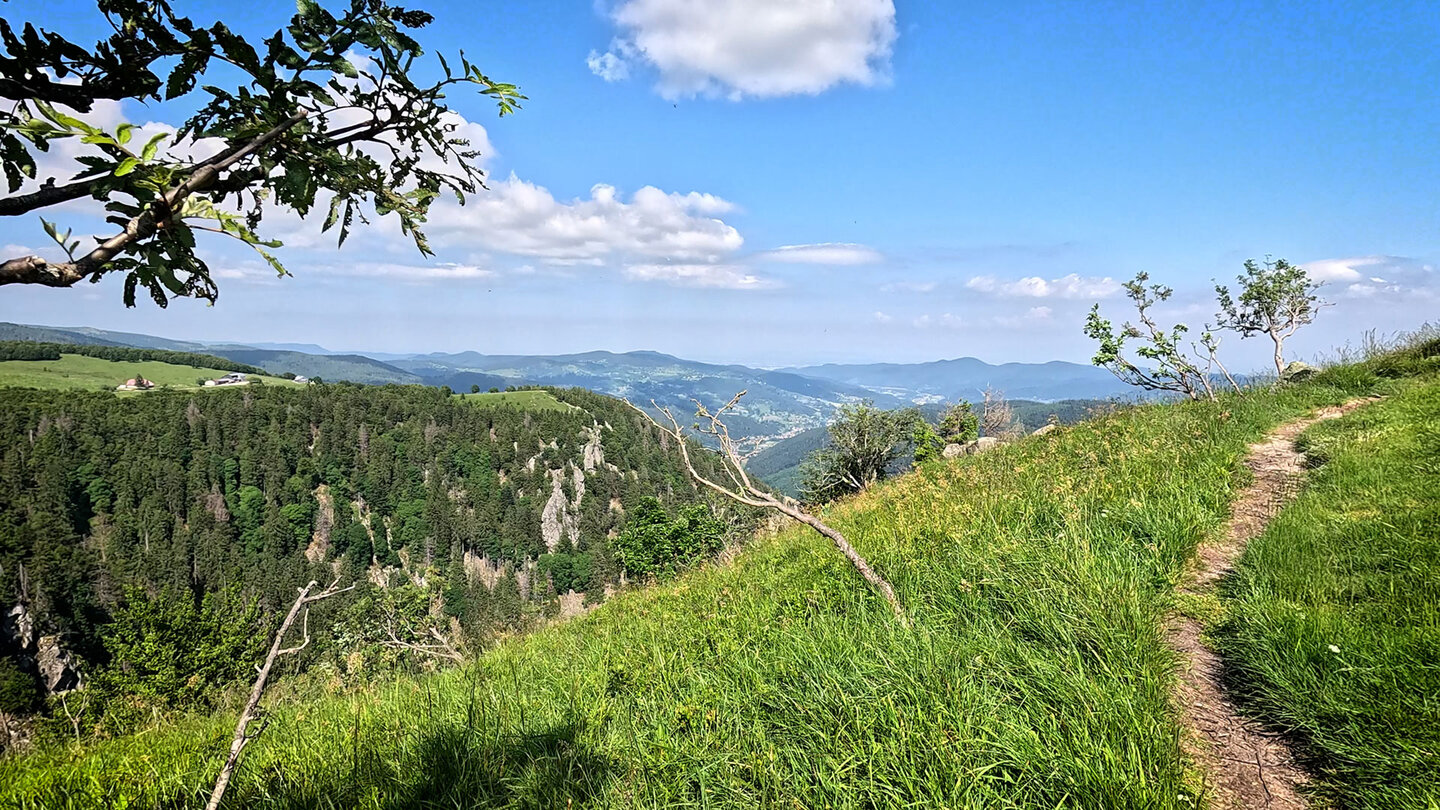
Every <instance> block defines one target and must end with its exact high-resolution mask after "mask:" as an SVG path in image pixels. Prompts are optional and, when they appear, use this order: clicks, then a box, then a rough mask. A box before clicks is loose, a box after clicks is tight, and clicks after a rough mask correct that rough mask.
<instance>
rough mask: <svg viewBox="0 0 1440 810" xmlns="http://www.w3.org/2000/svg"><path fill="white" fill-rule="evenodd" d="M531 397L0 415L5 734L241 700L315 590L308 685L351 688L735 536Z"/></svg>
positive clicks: (662, 473) (562, 412) (579, 398)
mask: <svg viewBox="0 0 1440 810" xmlns="http://www.w3.org/2000/svg"><path fill="white" fill-rule="evenodd" d="M69 348H70V347H67V351H68V350H69ZM549 394H550V395H552V396H553V397H554V398H555V399H557V400H559V401H560V402H561V403H564V406H563V407H557V408H551V409H530V410H522V409H518V408H515V407H512V406H504V405H500V406H498V407H497V406H493V405H486V404H481V403H477V401H475V400H462V399H461V398H459V397H454V396H451V395H450V394H449V393H448V392H447V391H444V390H441V389H435V388H427V387H419V386H383V387H373V386H360V385H353V384H328V385H315V386H309V387H305V388H297V389H286V390H279V389H276V388H273V387H270V388H263V387H262V388H254V387H251V388H246V389H244V390H232V391H213V392H206V393H204V394H195V393H180V392H156V393H152V394H150V395H148V396H145V397H136V398H117V397H115V396H113V395H110V394H101V393H88V392H77V391H71V392H49V391H35V390H26V389H7V390H0V428H3V437H4V438H3V439H0V442H3V445H0V606H3V607H4V608H5V609H6V610H8V611H9V612H8V614H6V616H5V618H6V624H5V626H4V627H3V628H0V701H4V702H5V704H6V705H4V706H0V711H6V712H17V711H26V710H36V709H41V708H43V705H44V700H45V696H46V694H47V693H49V692H53V691H59V690H63V689H64V688H66V686H67V685H72V684H73V682H74V680H75V679H76V678H78V677H83V678H84V679H85V681H86V683H87V689H86V690H85V692H86V693H88V694H89V695H90V696H91V698H92V699H91V700H90V703H91V705H90V706H89V707H88V708H87V709H86V712H87V714H86V717H84V718H82V719H83V720H84V726H85V728H87V729H89V730H91V731H104V730H115V731H118V730H121V729H123V728H126V727H127V726H132V725H133V724H134V723H135V722H138V720H139V719H141V718H143V717H144V716H146V715H147V714H148V713H153V712H154V711H156V710H170V709H187V708H204V707H205V706H207V705H208V704H210V703H212V702H213V700H214V699H215V697H216V692H217V690H219V689H221V688H223V687H224V686H225V685H226V684H234V683H236V682H239V681H242V680H245V679H247V677H253V673H252V671H251V667H252V665H253V664H254V663H255V661H257V660H258V659H259V658H260V657H262V656H263V650H264V647H265V646H267V645H268V636H269V633H270V632H271V629H272V628H273V627H274V626H275V625H276V623H277V616H278V614H280V613H282V612H283V611H284V610H285V609H286V608H287V607H288V606H289V603H290V602H291V601H292V600H293V599H294V597H295V593H296V589H297V588H298V587H301V586H303V585H304V584H305V583H306V582H307V581H310V580H312V579H313V580H318V581H321V582H322V583H328V582H330V581H332V580H338V581H339V582H340V583H341V584H346V583H351V582H354V583H358V586H357V587H356V589H355V590H353V591H351V592H349V593H347V594H345V595H344V596H343V597H341V598H337V599H335V600H331V601H330V602H327V603H325V604H324V605H322V606H320V607H317V609H316V611H315V613H316V615H315V616H314V617H312V618H311V620H310V631H311V634H312V635H313V636H314V639H313V641H312V643H311V644H310V645H309V647H308V648H307V649H306V651H305V654H304V661H303V668H306V669H312V670H313V669H314V668H315V667H317V666H319V667H321V668H322V669H324V670H325V671H326V672H330V673H332V674H334V675H335V677H339V678H341V679H347V678H357V679H358V678H364V677H368V676H369V675H370V674H372V673H374V672H375V671H377V670H381V669H386V668H394V667H397V666H414V665H416V664H417V662H418V660H420V659H423V658H424V657H425V656H424V653H425V652H426V650H424V649H421V648H423V647H426V646H427V645H429V644H431V643H433V641H434V639H435V638H437V636H436V633H438V634H439V635H440V636H443V639H442V642H441V643H442V644H443V645H444V646H445V648H446V651H447V652H453V651H455V650H465V649H466V648H469V649H470V650H471V651H473V650H475V649H478V648H479V647H482V646H483V645H484V644H485V643H486V641H487V640H488V639H489V638H491V637H493V636H494V635H495V634H497V633H505V632H510V631H515V630H519V629H523V627H524V626H526V625H527V624H528V623H532V622H534V621H536V620H538V619H540V618H542V617H544V616H546V615H551V614H553V613H555V612H556V611H559V610H574V609H575V608H577V607H578V606H579V604H580V601H581V600H582V599H586V600H589V601H591V602H593V601H595V600H597V599H599V598H603V594H604V593H605V591H606V590H607V588H612V587H615V586H616V585H618V584H619V583H620V582H622V580H623V579H624V578H625V575H626V572H627V571H628V572H629V574H630V577H632V578H634V577H635V576H636V575H637V574H638V575H640V576H654V575H659V576H665V575H667V574H668V573H669V572H671V571H674V570H675V569H676V568H678V567H682V566H683V565H685V564H687V563H689V562H691V561H693V560H694V559H696V558H699V557H703V556H705V555H706V554H710V553H713V552H714V551H715V550H718V548H719V547H720V546H721V544H722V542H723V540H724V535H725V534H726V533H727V532H729V533H737V534H738V532H741V531H745V530H748V528H749V524H750V522H751V521H752V520H753V516H752V515H748V514H743V513H737V512H734V511H733V510H732V509H729V508H728V507H727V506H725V505H722V504H719V503H715V504H710V503H708V502H706V501H705V500H704V499H703V498H702V496H701V495H700V494H699V493H697V492H696V490H695V488H694V487H693V486H692V485H691V484H690V483H689V481H688V479H687V478H686V476H685V474H684V471H683V467H682V466H680V461H679V458H678V454H676V453H673V452H669V451H670V450H673V448H668V447H667V446H666V445H665V443H664V442H663V441H662V439H661V436H660V435H659V434H658V433H657V432H654V431H653V429H652V428H651V427H650V426H649V425H648V423H646V422H645V420H644V419H643V418H642V417H640V416H639V415H638V414H636V413H635V412H634V411H632V410H630V409H629V407H628V406H626V405H625V404H624V403H623V402H620V401H619V400H615V399H612V398H609V397H605V396H602V395H598V394H594V393H590V392H587V391H583V390H579V389H569V390H549ZM698 458H699V459H700V462H701V463H702V464H706V465H709V464H711V463H712V461H713V460H712V459H711V458H710V457H709V456H708V454H703V453H702V454H700V455H699V456H698ZM572 591H573V592H574V594H575V595H573V596H569V597H565V596H564V595H565V594H567V592H572ZM562 603H566V604H562ZM12 606H13V607H12ZM47 664H48V667H47ZM247 673H251V674H250V675H249V676H247ZM52 703H53V701H52ZM51 708H52V710H53V708H54V707H53V705H52V707H51ZM70 708H73V707H70ZM70 708H67V709H66V711H67V713H68V712H69V711H70ZM56 713H57V714H58V712H56ZM66 729H67V730H68V729H69V725H67V726H66ZM79 729H80V726H79V725H77V726H76V730H77V733H78V732H79Z"/></svg>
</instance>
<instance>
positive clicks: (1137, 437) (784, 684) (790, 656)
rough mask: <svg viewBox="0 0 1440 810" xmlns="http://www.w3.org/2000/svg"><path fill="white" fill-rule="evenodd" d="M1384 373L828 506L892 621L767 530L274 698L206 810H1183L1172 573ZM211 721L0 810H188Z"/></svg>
mask: <svg viewBox="0 0 1440 810" xmlns="http://www.w3.org/2000/svg"><path fill="white" fill-rule="evenodd" d="M1407 384H1408V383H1403V382H1387V381H1381V380H1378V379H1376V378H1374V377H1368V376H1364V375H1343V374H1329V375H1325V376H1322V378H1321V379H1319V380H1317V381H1316V382H1314V383H1311V384H1307V385H1304V386H1297V387H1294V388H1290V389H1286V390H1284V391H1283V392H1281V393H1278V394H1271V393H1269V392H1258V393H1254V394H1249V395H1245V396H1241V397H1230V398H1227V399H1225V400H1223V401H1222V402H1220V403H1216V404H1210V403H1182V404H1176V405H1165V406H1152V407H1142V408H1132V409H1126V410H1122V411H1119V412H1116V413H1112V414H1109V415H1106V416H1104V417H1102V418H1098V419H1096V420H1093V421H1090V422H1086V423H1083V424H1080V425H1076V426H1074V427H1070V428H1066V429H1063V430H1061V431H1057V432H1055V433H1052V434H1050V435H1048V436H1044V437H1031V438H1028V439H1025V440H1023V441H1020V442H1018V443H1016V444H1013V445H1008V446H1005V447H1003V448H1000V449H998V450H996V451H994V452H992V453H989V454H986V455H984V456H979V457H968V458H963V459H957V460H955V461H952V462H936V463H933V464H931V465H927V466H926V467H924V468H922V469H921V470H919V471H918V472H916V473H914V474H911V475H907V476H905V477H903V478H900V479H897V480H895V481H892V482H889V483H886V484H883V485H881V486H879V487H876V488H875V489H874V490H872V491H871V492H869V493H867V494H865V495H864V496H862V497H860V498H857V499H855V500H853V501H851V502H848V503H844V504H841V505H838V506H836V507H834V508H832V509H831V510H830V511H829V513H828V514H827V519H828V520H830V521H832V522H833V524H834V525H835V526H836V527H837V528H840V529H841V530H842V531H845V532H846V533H847V535H848V536H849V537H850V538H851V540H852V541H853V542H854V543H855V545H856V546H857V547H858V548H859V550H860V551H861V552H862V553H863V554H865V555H866V556H867V557H868V558H869V559H870V560H871V561H872V562H873V563H874V564H875V566H876V568H877V569H879V570H880V571H881V572H883V573H884V574H885V575H886V576H887V577H889V578H890V579H891V581H892V582H894V584H895V586H896V589H897V591H898V593H899V595H900V597H901V599H902V600H903V602H904V603H905V604H906V605H907V606H908V608H909V611H910V613H911V616H912V619H913V624H914V627H913V628H912V629H910V630H906V629H902V628H901V627H900V626H899V625H897V623H896V622H895V621H894V620H893V619H892V618H891V617H890V615H889V613H888V609H887V608H886V606H885V605H884V603H883V602H882V601H880V600H879V599H877V598H875V597H874V596H873V595H872V594H870V593H869V592H868V591H867V590H866V589H865V588H864V587H863V584H862V583H861V582H860V581H859V580H858V578H857V577H856V576H855V575H854V573H853V572H852V571H851V570H850V569H849V568H848V567H847V566H846V564H845V563H844V561H843V560H842V559H841V558H840V557H839V555H838V554H836V553H835V552H834V550H833V549H832V548H831V547H830V546H828V545H827V544H826V543H825V542H824V541H822V540H821V539H819V538H817V537H815V536H814V535H813V534H810V533H807V532H804V531H800V530H787V531H784V532H782V533H780V534H778V535H775V536H772V537H768V538H766V539H762V540H759V541H756V542H755V543H754V544H753V545H752V546H751V547H750V548H748V549H747V550H746V551H745V552H744V553H742V554H740V555H739V556H738V557H737V558H736V559H735V560H734V561H733V562H731V563H730V564H728V565H725V566H715V567H709V568H705V569H702V570H699V571H695V572H693V573H691V574H689V575H687V576H684V577H682V578H681V579H679V580H678V581H676V582H674V583H672V584H668V585H662V586H658V587H654V588H650V589H646V590H641V591H632V592H628V593H625V594H623V595H621V596H620V597H618V598H616V599H614V600H612V601H610V602H608V603H606V604H605V605H603V606H601V607H600V608H598V609H597V610H595V611H594V612H592V613H590V614H589V615H587V616H585V617H583V618H581V619H578V620H575V621H572V622H570V623H567V624H564V625H560V626H556V627H552V628H550V629H548V630H545V631H542V632H540V633H537V634H535V635H532V636H529V637H525V638H520V639H515V640H513V641H510V642H508V643H505V644H503V645H501V646H500V647H499V648H497V649H496V650H494V651H493V652H491V653H489V654H487V655H485V656H483V657H482V658H481V659H479V660H478V661H476V662H474V663H472V664H470V665H467V666H466V667H464V668H462V669H458V670H453V671H449V672H444V673H441V674H437V675H434V676H430V677H425V678H420V679H417V680H406V681H401V682H397V683H395V684H393V685H392V686H389V687H386V688H380V689H374V690H368V691H363V692H353V693H347V692H336V693H333V694H330V695H327V696H323V697H319V698H317V699H314V700H311V701H308V702H305V703H301V704H297V705H292V706H288V707H283V706H282V707H277V708H276V710H275V711H274V712H273V714H272V716H271V717H272V719H271V724H270V726H269V729H268V730H267V731H266V732H265V735H264V736H263V737H261V738H260V739H259V740H258V741H257V742H256V743H255V744H254V745H253V746H252V747H251V749H250V750H249V753H247V756H246V759H245V761H244V763H243V765H242V767H241V771H240V773H239V775H238V777H237V781H236V782H235V783H234V785H233V787H232V791H233V792H232V795H231V805H230V806H234V807H241V806H244V807H270V808H300V807H305V808H331V807H334V808H339V807H374V808H380V807H385V808H401V807H449V806H478V807H501V806H525V807H565V806H594V807H634V806H646V807H649V806H682V805H683V806H706V807H745V808H750V807H756V806H767V807H880V806H885V807H890V806H943V807H975V808H982V807H983V808H1030V807H1034V808H1054V807H1083V808H1121V807H1124V808H1192V807H1195V806H1197V804H1199V803H1203V799H1201V798H1200V797H1197V796H1196V795H1195V794H1196V788H1195V786H1196V781H1195V779H1194V777H1193V775H1192V774H1191V772H1190V771H1189V768H1188V765H1187V763H1186V762H1185V761H1184V758H1183V755H1182V753H1181V746H1180V744H1179V739H1180V734H1181V731H1180V728H1179V726H1178V723H1177V719H1176V715H1175V712H1174V710H1173V707H1172V705H1171V699H1170V695H1171V690H1172V685H1173V677H1174V676H1173V672H1174V666H1175V663H1176V662H1175V659H1174V656H1173V654H1172V653H1171V652H1170V650H1169V648H1168V647H1167V645H1166V643H1165V638H1164V634H1163V631H1162V629H1161V628H1162V626H1163V624H1164V621H1165V617H1166V615H1167V613H1169V612H1170V611H1171V610H1173V609H1175V606H1176V598H1175V595H1174V591H1173V586H1174V583H1176V582H1177V581H1178V580H1179V579H1180V578H1181V576H1182V572H1183V571H1184V569H1185V567H1186V566H1187V565H1188V563H1189V560H1190V558H1191V556H1192V554H1193V552H1194V549H1195V547H1196V544H1197V543H1198V542H1199V540H1200V539H1201V538H1203V537H1205V536H1207V535H1208V534H1209V533H1211V532H1213V531H1215V530H1216V529H1217V527H1218V526H1219V525H1221V523H1222V522H1223V520H1224V519H1225V517H1226V514H1227V511H1228V503H1229V500H1230V497H1231V494H1232V492H1233V491H1234V490H1235V489H1236V488H1237V487H1238V486H1240V485H1242V484H1243V483H1244V481H1243V473H1242V471H1241V467H1240V465H1239V460H1240V459H1241V457H1242V456H1243V454H1244V452H1245V448H1246V445H1247V444H1248V443H1250V442H1252V441H1254V440H1256V439H1257V438H1259V437H1260V436H1261V435H1263V434H1264V433H1265V432H1266V431H1267V430H1269V429H1270V428H1272V427H1273V426H1275V425H1276V424H1278V423H1280V422H1282V421H1285V420H1288V419H1291V418H1295V417H1298V416H1300V415H1302V414H1304V413H1307V412H1309V411H1310V410H1311V409H1313V408H1315V407H1317V406H1320V405H1325V404H1333V403H1337V402H1340V401H1342V400H1344V399H1345V398H1347V397H1349V396H1352V395H1355V394H1357V393H1367V392H1370V391H1372V390H1375V389H1377V388H1380V389H1399V388H1403V387H1404V386H1405V385H1407ZM1431 570H1432V571H1433V569H1431ZM1432 576H1433V574H1432ZM1342 643H1348V642H1342ZM1422 663H1423V662H1422ZM233 722H234V719H233V715H226V716H220V717H215V718H207V719H196V720H194V721H190V722H183V723H178V724H175V725H170V726H165V727H160V728H157V729H155V730H153V731H150V732H148V733H146V734H144V735H142V736H138V737H134V738H127V739H119V740H113V741H109V742H101V743H94V744H89V745H84V746H81V745H75V746H71V747H66V748H53V749H48V750H43V751H39V752H36V753H35V754H32V755H30V756H28V757H26V758H23V759H15V760H9V761H5V762H0V786H3V787H0V803H9V804H13V805H17V806H20V807H35V808H39V807H47V808H52V807H53V808H62V807H89V806H103V805H110V806H115V805H118V804H120V803H121V802H122V800H123V802H124V803H126V805H127V806H131V807H135V806H146V807H148V806H162V805H163V806H173V805H175V804H180V803H194V802H195V801H196V800H197V799H199V798H202V797H203V796H204V795H205V794H206V793H207V792H208V788H209V784H210V783H211V781H213V777H214V774H215V772H216V770H217V769H218V767H219V762H220V760H221V759H222V758H223V750H224V748H225V745H226V742H227V740H228V736H229V734H230V732H231V730H232V728H233Z"/></svg>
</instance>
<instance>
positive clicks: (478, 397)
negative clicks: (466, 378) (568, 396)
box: [455, 389, 573, 411]
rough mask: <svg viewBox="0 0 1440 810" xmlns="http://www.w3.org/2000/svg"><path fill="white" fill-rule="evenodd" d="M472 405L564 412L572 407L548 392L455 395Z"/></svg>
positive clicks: (499, 392)
mask: <svg viewBox="0 0 1440 810" xmlns="http://www.w3.org/2000/svg"><path fill="white" fill-rule="evenodd" d="M455 396H457V397H459V398H460V399H462V400H464V401H465V402H468V403H470V404H472V405H484V406H488V407H508V408H518V409H520V410H522V411H566V410H570V409H571V408H572V407H573V406H572V405H569V404H567V403H564V402H561V401H560V400H558V399H556V398H555V395H554V394H552V393H550V392H549V391H541V390H538V389H537V390H528V391H497V392H495V393H485V392H482V393H479V394H456V395H455Z"/></svg>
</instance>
